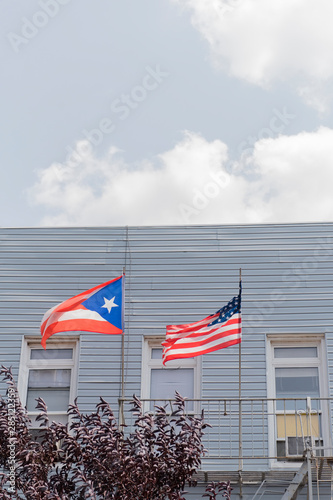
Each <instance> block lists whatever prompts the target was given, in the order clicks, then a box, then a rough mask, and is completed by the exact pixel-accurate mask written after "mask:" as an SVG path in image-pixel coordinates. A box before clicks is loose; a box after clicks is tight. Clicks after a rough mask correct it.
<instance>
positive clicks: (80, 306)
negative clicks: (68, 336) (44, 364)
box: [41, 276, 124, 349]
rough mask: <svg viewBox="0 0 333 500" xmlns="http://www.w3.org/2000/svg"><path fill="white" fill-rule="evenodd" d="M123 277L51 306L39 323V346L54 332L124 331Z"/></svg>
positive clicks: (44, 344)
mask: <svg viewBox="0 0 333 500" xmlns="http://www.w3.org/2000/svg"><path fill="white" fill-rule="evenodd" d="M123 280H124V276H119V277H118V278H115V279H113V280H110V281H107V282H106V283H103V284H102V285H98V286H95V287H94V288H91V289H90V290H87V291H85V292H82V293H80V294H79V295H75V297H72V298H70V299H67V300H65V301H64V302H61V303H60V304H58V305H56V306H54V307H52V309H50V310H49V311H47V312H46V313H45V314H44V317H43V319H42V323H41V335H42V340H41V344H42V346H43V347H44V349H45V347H46V340H47V339H48V338H49V337H51V335H53V334H54V333H59V332H70V331H82V332H94V333H109V334H117V333H123Z"/></svg>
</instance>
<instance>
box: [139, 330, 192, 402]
mask: <svg viewBox="0 0 333 500" xmlns="http://www.w3.org/2000/svg"><path fill="white" fill-rule="evenodd" d="M163 340H164V338H163V337H158V338H157V337H154V338H146V339H145V340H144V348H143V356H142V390H141V397H142V399H151V400H153V401H150V402H149V403H147V404H146V405H145V408H146V410H148V409H149V410H153V408H154V405H156V404H164V402H165V401H168V400H172V399H174V396H175V391H177V392H179V394H180V395H181V396H184V397H187V398H189V399H190V400H193V399H196V398H199V397H200V391H199V387H200V385H199V384H200V379H199V361H198V359H199V358H198V357H196V358H188V359H180V360H173V361H169V362H168V363H167V364H166V366H163V363H162V351H163V349H162V346H161V342H163ZM186 408H187V410H188V411H189V412H193V411H194V410H195V403H194V402H193V401H188V402H187V403H186Z"/></svg>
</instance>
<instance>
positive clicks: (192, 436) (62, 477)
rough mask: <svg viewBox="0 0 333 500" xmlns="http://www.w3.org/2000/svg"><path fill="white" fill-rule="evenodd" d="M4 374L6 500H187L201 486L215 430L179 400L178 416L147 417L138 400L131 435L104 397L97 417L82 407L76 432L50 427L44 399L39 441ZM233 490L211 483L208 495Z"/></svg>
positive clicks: (0, 462) (1, 433)
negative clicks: (206, 439)
mask: <svg viewBox="0 0 333 500" xmlns="http://www.w3.org/2000/svg"><path fill="white" fill-rule="evenodd" d="M0 373H1V374H2V375H3V377H4V380H5V381H6V382H7V384H8V389H7V398H3V397H1V396H0V470H2V473H1V474H0V499H4V500H6V499H10V498H18V499H19V498H22V499H25V498H26V499H33V500H68V499H69V498H70V499H73V500H81V499H89V500H94V499H96V500H97V499H98V500H99V499H108V500H133V499H135V500H146V499H147V500H148V499H149V500H163V499H165V500H185V497H184V494H185V491H184V489H185V487H186V485H189V486H195V485H196V481H195V473H196V471H197V469H198V468H199V467H200V464H201V457H202V456H203V455H204V452H205V450H204V447H203V444H202V436H203V433H204V429H205V427H207V424H205V423H204V418H203V414H202V415H201V416H200V417H194V416H188V415H186V413H185V401H184V398H182V397H181V396H180V395H179V394H178V393H176V394H175V401H174V411H173V412H172V414H171V415H170V414H168V413H167V411H166V408H165V407H163V406H156V407H155V411H154V413H149V414H145V413H144V412H143V408H142V404H141V402H140V400H139V399H138V398H137V397H135V396H133V400H132V403H131V405H132V408H131V411H132V413H133V415H134V419H135V422H134V430H133V431H132V432H131V433H129V434H128V435H127V434H126V433H125V432H124V431H123V430H122V429H119V426H118V425H117V422H116V419H115V416H114V414H113V412H112V410H111V408H110V406H109V404H108V403H107V402H106V401H104V399H102V398H100V402H99V403H98V404H97V405H96V411H95V412H93V413H90V414H83V413H81V412H80V410H79V407H78V405H77V403H76V401H75V404H74V405H71V406H70V407H69V409H68V415H69V417H70V425H69V426H68V424H61V423H56V422H50V421H49V418H48V414H47V407H46V405H45V403H44V401H43V400H42V399H40V398H38V399H37V400H36V401H37V406H36V408H37V409H38V410H39V411H40V413H39V416H38V417H37V420H38V421H39V422H40V428H41V430H40V435H39V437H38V439H36V436H34V435H32V433H31V421H30V419H29V417H28V414H27V410H26V409H25V408H24V407H23V406H22V404H21V402H20V399H19V397H18V392H17V389H16V385H15V382H14V379H13V376H12V372H11V369H8V368H5V367H2V369H1V371H0ZM8 395H10V399H9V396H8ZM13 398H14V399H15V405H14V406H15V412H12V406H13V405H12V403H10V402H9V401H13ZM13 415H14V420H13ZM13 422H14V424H13ZM13 430H15V431H14V432H13ZM230 491H231V488H230V483H216V484H215V483H211V484H210V485H208V486H207V489H206V495H205V496H208V497H210V498H211V499H216V498H217V495H218V494H219V493H221V495H222V496H224V497H226V498H230Z"/></svg>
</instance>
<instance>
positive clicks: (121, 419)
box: [119, 267, 125, 427]
mask: <svg viewBox="0 0 333 500" xmlns="http://www.w3.org/2000/svg"><path fill="white" fill-rule="evenodd" d="M121 300H122V308H121V309H122V310H121V314H122V318H121V319H122V321H121V323H122V329H123V332H122V334H121V397H120V408H119V424H120V427H122V425H123V424H125V415H124V398H125V267H123V277H122V294H121Z"/></svg>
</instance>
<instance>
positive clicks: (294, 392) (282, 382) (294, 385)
mask: <svg viewBox="0 0 333 500" xmlns="http://www.w3.org/2000/svg"><path fill="white" fill-rule="evenodd" d="M275 384H276V397H277V398H302V397H307V396H309V397H313V398H319V374H318V368H276V369H275Z"/></svg>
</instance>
